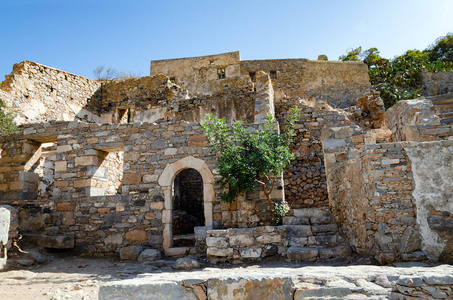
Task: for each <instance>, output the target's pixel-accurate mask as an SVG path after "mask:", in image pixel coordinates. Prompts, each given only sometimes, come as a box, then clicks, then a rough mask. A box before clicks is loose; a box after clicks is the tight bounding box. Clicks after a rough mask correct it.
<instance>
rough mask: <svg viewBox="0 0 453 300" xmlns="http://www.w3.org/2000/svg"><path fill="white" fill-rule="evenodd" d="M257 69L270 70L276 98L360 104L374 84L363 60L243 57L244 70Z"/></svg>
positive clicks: (334, 103)
mask: <svg viewBox="0 0 453 300" xmlns="http://www.w3.org/2000/svg"><path fill="white" fill-rule="evenodd" d="M258 71H265V72H267V73H269V74H270V77H271V80H272V84H273V88H274V91H275V102H276V103H278V102H280V100H281V99H284V98H292V97H301V98H307V99H311V98H313V99H318V100H324V101H326V102H327V103H329V105H331V106H332V107H340V108H345V107H348V106H352V105H357V100H358V99H359V98H361V97H362V96H363V95H364V94H366V93H368V92H369V90H370V88H371V85H370V82H369V77H368V68H367V66H366V65H365V64H364V63H362V62H337V61H320V60H316V61H315V60H307V59H275V60H250V61H241V74H242V75H252V77H253V75H254V74H256V72H258Z"/></svg>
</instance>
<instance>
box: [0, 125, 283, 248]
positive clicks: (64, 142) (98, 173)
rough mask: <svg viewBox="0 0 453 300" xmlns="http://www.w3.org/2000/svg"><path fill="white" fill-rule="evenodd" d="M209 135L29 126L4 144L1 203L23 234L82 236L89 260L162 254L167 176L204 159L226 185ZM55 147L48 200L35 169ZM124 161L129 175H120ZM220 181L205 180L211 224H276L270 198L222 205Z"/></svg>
mask: <svg viewBox="0 0 453 300" xmlns="http://www.w3.org/2000/svg"><path fill="white" fill-rule="evenodd" d="M201 134H202V130H201V126H200V125H199V124H198V123H188V122H185V121H181V122H172V123H161V124H150V123H133V124H102V125H101V124H95V123H85V122H78V121H75V122H69V123H68V122H50V123H48V125H47V126H45V127H43V126H40V125H39V124H35V125H24V126H23V132H22V133H21V134H17V135H11V136H5V137H2V140H1V142H0V143H1V146H2V157H1V159H0V163H1V167H0V176H1V178H2V184H1V185H0V204H9V205H12V206H14V207H16V208H17V209H18V210H19V224H20V231H21V232H30V233H36V232H38V233H41V234H43V235H46V236H56V235H67V236H74V235H75V244H76V249H77V250H79V251H81V252H83V253H86V254H87V255H98V256H102V255H106V254H112V253H117V252H118V251H119V249H121V248H122V247H126V246H130V245H137V246H148V247H152V248H157V249H162V247H163V245H162V240H163V236H165V234H164V224H168V223H166V222H168V220H171V204H165V201H166V200H165V199H166V198H165V197H167V194H166V193H168V192H170V193H171V189H170V190H168V189H169V188H171V186H169V187H166V186H162V185H161V184H160V183H159V181H158V180H159V178H160V177H162V176H163V175H162V174H163V173H164V170H165V169H168V166H169V165H172V167H171V168H175V167H176V166H177V165H180V163H179V162H180V161H181V160H189V161H192V160H193V159H199V160H202V161H204V162H205V163H206V166H207V167H208V168H209V170H212V171H211V172H213V173H214V179H218V175H215V174H216V173H215V170H216V160H215V154H212V153H210V150H209V147H207V146H206V144H205V141H204V138H203V137H202V136H201ZM50 142H53V143H55V145H56V150H55V153H54V155H55V161H53V165H54V175H53V177H54V182H53V190H52V193H49V194H48V195H47V197H44V196H43V195H42V196H38V191H37V186H38V182H39V174H37V173H35V170H36V169H34V168H33V166H36V165H37V162H39V161H40V159H41V158H42V156H43V149H44V148H43V147H42V145H43V144H48V143H50ZM121 151H124V153H123V154H120V153H121ZM44 152H45V151H44ZM110 156H112V158H111V160H109V157H110ZM121 156H123V161H122V164H123V171H122V173H121V172H119V171H118V165H119V164H120V163H121ZM106 161H107V162H106ZM181 168H184V167H183V166H182V165H181ZM112 169H114V171H112ZM174 171H175V172H178V171H179V170H178V169H175V170H174ZM200 172H201V171H200ZM120 176H122V179H120ZM214 179H213V181H210V182H209V183H208V182H205V178H204V179H203V185H204V188H205V191H204V193H205V194H208V196H206V197H204V209H205V218H206V225H210V226H214V227H215V228H219V227H220V228H222V227H226V228H228V227H251V226H257V225H267V224H270V223H271V216H270V212H269V211H268V205H267V201H266V197H265V195H264V193H263V192H262V191H259V190H258V191H256V192H251V193H248V194H247V197H246V198H242V199H239V200H237V201H236V202H233V203H221V202H220V200H219V197H218V196H217V193H218V192H219V190H218V187H217V188H215V189H212V190H209V191H207V190H206V188H207V185H209V184H211V185H212V184H214V182H215V180H214ZM170 180H172V179H171V178H170ZM120 181H121V185H120V187H119V189H117V185H118V183H119V182H120ZM112 187H113V189H111V188H112ZM211 191H212V193H213V194H210V193H211ZM272 198H276V199H281V198H282V190H281V189H278V188H277V189H275V190H274V192H273V194H272ZM169 199H171V198H169ZM169 201H170V200H169ZM168 205H169V206H168ZM206 212H208V213H206ZM170 222H171V221H170Z"/></svg>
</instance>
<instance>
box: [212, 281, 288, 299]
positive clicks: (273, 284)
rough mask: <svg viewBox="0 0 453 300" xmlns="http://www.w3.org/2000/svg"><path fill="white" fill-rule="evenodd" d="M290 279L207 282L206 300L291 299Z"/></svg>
mask: <svg viewBox="0 0 453 300" xmlns="http://www.w3.org/2000/svg"><path fill="white" fill-rule="evenodd" d="M292 290H293V281H292V279H291V278H290V277H266V276H264V275H261V276H254V277H248V276H244V277H241V276H237V277H233V278H231V277H228V278H213V279H209V280H208V299H211V300H223V299H249V300H252V299H285V300H286V299H288V300H289V299H293V298H292Z"/></svg>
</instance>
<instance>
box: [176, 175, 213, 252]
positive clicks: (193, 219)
mask: <svg viewBox="0 0 453 300" xmlns="http://www.w3.org/2000/svg"><path fill="white" fill-rule="evenodd" d="M204 220H205V217H204V208H203V179H202V177H201V175H200V173H198V171H197V170H195V169H185V170H182V171H181V172H180V173H179V174H178V175H176V178H175V181H174V202H173V224H172V232H173V247H193V246H195V235H194V227H196V226H204Z"/></svg>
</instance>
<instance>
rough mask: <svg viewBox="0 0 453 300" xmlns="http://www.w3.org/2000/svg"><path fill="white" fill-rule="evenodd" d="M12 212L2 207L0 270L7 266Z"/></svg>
mask: <svg viewBox="0 0 453 300" xmlns="http://www.w3.org/2000/svg"><path fill="white" fill-rule="evenodd" d="M10 215H11V214H10V212H9V210H7V209H6V208H4V207H0V270H1V269H3V267H4V266H5V264H6V259H7V250H8V249H7V244H8V233H9V224H10V220H11V218H10Z"/></svg>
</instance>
